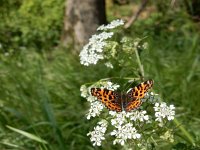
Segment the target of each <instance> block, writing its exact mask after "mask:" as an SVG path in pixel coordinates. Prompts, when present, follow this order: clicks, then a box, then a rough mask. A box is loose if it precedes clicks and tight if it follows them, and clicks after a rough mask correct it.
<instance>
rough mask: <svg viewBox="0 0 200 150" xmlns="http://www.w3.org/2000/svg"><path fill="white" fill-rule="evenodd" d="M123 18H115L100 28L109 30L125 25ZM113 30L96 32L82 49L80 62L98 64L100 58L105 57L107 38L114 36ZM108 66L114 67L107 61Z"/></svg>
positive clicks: (85, 64) (86, 64)
mask: <svg viewBox="0 0 200 150" xmlns="http://www.w3.org/2000/svg"><path fill="white" fill-rule="evenodd" d="M123 24H124V22H123V21H122V20H119V19H118V20H114V21H112V22H111V23H110V24H108V25H106V26H104V25H102V26H100V27H99V28H98V30H108V29H113V28H116V27H118V26H120V25H123ZM113 34H114V33H113V32H105V31H103V32H102V33H99V34H95V35H93V36H92V37H91V38H90V39H89V43H88V44H86V45H85V46H84V47H83V49H82V50H81V52H80V54H79V56H80V63H81V64H82V65H84V66H89V65H91V64H96V63H97V62H98V61H99V60H101V59H104V53H103V51H104V47H105V45H106V40H108V39H109V38H111V37H112V36H113ZM106 66H108V67H110V68H113V66H112V64H111V63H109V62H107V63H106Z"/></svg>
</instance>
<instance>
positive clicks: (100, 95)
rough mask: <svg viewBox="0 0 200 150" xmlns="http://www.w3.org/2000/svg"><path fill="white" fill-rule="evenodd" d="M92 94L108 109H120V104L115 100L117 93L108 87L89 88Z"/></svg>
mask: <svg viewBox="0 0 200 150" xmlns="http://www.w3.org/2000/svg"><path fill="white" fill-rule="evenodd" d="M91 94H92V96H95V97H97V99H98V100H99V101H101V102H102V103H103V104H104V105H105V106H106V107H107V108H108V109H109V110H114V111H117V112H119V111H122V108H121V105H120V104H119V103H118V102H117V98H118V94H117V93H116V92H114V91H111V90H108V89H100V88H91Z"/></svg>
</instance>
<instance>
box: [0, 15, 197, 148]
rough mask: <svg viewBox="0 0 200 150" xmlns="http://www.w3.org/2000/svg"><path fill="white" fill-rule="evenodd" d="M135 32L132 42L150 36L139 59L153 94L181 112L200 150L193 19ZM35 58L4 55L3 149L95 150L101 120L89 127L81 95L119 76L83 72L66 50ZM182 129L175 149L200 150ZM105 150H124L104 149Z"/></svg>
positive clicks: (160, 22)
mask: <svg viewBox="0 0 200 150" xmlns="http://www.w3.org/2000/svg"><path fill="white" fill-rule="evenodd" d="M128 31H129V32H128V33H126V34H127V35H130V36H132V37H144V36H147V38H146V40H147V41H148V43H149V49H148V50H147V51H144V52H142V53H141V55H140V56H141V60H142V64H143V65H144V70H145V77H146V78H152V79H154V81H155V86H154V91H155V92H156V93H159V94H161V96H162V97H163V98H164V100H165V101H166V102H168V103H170V104H174V105H175V106H176V107H177V111H176V112H177V119H178V120H179V123H180V124H181V125H182V126H183V127H184V128H185V129H186V131H187V132H189V134H190V136H191V137H192V138H193V140H194V141H195V145H196V146H198V145H200V130H199V124H200V119H199V116H200V109H199V108H200V101H199V99H200V92H199V91H200V84H199V83H200V62H199V61H200V42H199V41H200V37H199V33H200V30H199V28H198V26H197V25H196V24H195V23H193V22H192V21H191V20H190V19H188V17H187V16H185V15H182V14H174V15H173V16H168V17H166V16H165V17H164V18H159V17H155V16H154V17H151V18H148V19H146V20H143V21H138V22H137V23H136V24H134V26H133V27H132V28H131V29H129V30H128ZM36 51H37V50H26V49H25V50H20V51H19V52H18V53H13V54H12V53H10V54H9V55H8V56H7V55H4V54H0V107H1V108H0V139H1V140H0V149H52V150H54V149H60V150H66V149H94V148H93V147H92V144H91V143H90V141H89V137H87V136H86V134H87V132H88V131H89V130H91V129H92V128H93V125H92V124H93V123H94V122H95V120H94V121H88V120H86V118H85V114H86V113H87V110H88V108H89V106H88V103H87V102H86V100H85V99H83V98H81V97H80V91H79V88H80V86H81V85H82V84H84V83H87V82H95V81H97V80H99V79H101V78H107V77H113V76H118V75H119V72H120V70H117V69H115V70H109V69H106V70H105V68H104V67H101V65H97V66H92V67H83V66H81V65H80V63H79V57H78V56H76V55H73V54H71V52H70V51H69V50H67V51H66V50H63V49H61V48H58V49H55V50H54V51H52V52H44V53H40V54H38V53H37V52H36ZM130 76H131V75H130ZM131 77H135V76H131ZM8 126H9V127H8ZM10 127H11V128H10ZM13 128H14V129H13ZM175 128H176V131H177V132H176V135H177V136H176V142H175V143H174V145H176V149H180V148H181V146H182V148H187V149H192V148H193V149H197V147H192V145H191V142H190V141H189V140H188V138H187V137H186V136H185V135H184V134H183V132H182V131H181V130H180V129H179V128H178V127H176V126H175ZM16 129H17V130H16ZM21 131H25V132H26V133H24V132H21ZM27 133H30V134H27ZM35 136H36V137H35ZM44 141H46V142H47V144H46V143H45V142H44ZM103 148H104V149H113V148H117V147H113V146H112V143H105V145H103ZM119 149H120V148H119Z"/></svg>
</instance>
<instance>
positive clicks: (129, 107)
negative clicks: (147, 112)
mask: <svg viewBox="0 0 200 150" xmlns="http://www.w3.org/2000/svg"><path fill="white" fill-rule="evenodd" d="M141 104H142V101H141V100H140V99H137V100H132V101H130V102H129V103H128V105H127V106H126V109H125V110H126V111H131V110H133V109H137V108H138V107H140V105H141Z"/></svg>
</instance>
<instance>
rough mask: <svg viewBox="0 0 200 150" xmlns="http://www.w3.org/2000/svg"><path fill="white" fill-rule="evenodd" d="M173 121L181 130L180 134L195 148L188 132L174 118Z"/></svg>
mask: <svg viewBox="0 0 200 150" xmlns="http://www.w3.org/2000/svg"><path fill="white" fill-rule="evenodd" d="M173 121H174V123H175V124H176V125H177V126H178V127H179V129H180V130H181V132H182V133H183V134H184V135H185V136H186V137H187V139H188V141H190V142H191V144H192V145H194V146H195V142H194V139H193V138H192V136H191V135H190V134H189V132H187V130H186V129H185V128H184V127H183V126H182V125H181V123H180V122H179V121H178V120H177V119H176V118H174V120H173Z"/></svg>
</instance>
